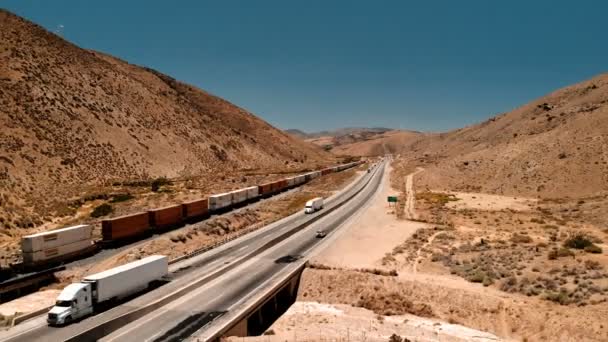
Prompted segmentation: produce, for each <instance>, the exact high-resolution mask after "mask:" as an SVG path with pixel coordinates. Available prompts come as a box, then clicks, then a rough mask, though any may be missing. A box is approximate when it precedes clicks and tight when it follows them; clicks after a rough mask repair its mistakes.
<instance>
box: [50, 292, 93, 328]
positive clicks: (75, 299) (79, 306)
mask: <svg viewBox="0 0 608 342" xmlns="http://www.w3.org/2000/svg"><path fill="white" fill-rule="evenodd" d="M91 291H92V289H91V284H90V283H74V284H70V285H68V286H67V287H66V288H64V289H63V291H61V293H60V294H59V297H57V301H56V302H55V306H53V308H52V309H51V310H50V311H49V313H48V315H47V319H46V320H47V322H48V323H49V324H51V325H63V324H69V323H70V322H72V321H74V320H77V319H79V318H81V317H84V316H87V315H90V314H91V313H93V298H92V296H91Z"/></svg>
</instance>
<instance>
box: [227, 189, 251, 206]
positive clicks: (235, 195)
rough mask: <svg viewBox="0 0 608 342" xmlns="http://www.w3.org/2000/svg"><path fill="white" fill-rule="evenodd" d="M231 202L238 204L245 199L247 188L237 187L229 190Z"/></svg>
mask: <svg viewBox="0 0 608 342" xmlns="http://www.w3.org/2000/svg"><path fill="white" fill-rule="evenodd" d="M230 194H231V195H232V204H238V203H242V202H245V201H247V189H238V190H234V191H231V192H230Z"/></svg>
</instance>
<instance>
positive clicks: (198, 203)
mask: <svg viewBox="0 0 608 342" xmlns="http://www.w3.org/2000/svg"><path fill="white" fill-rule="evenodd" d="M207 215H209V201H208V200H207V199H206V198H204V199H199V200H195V201H190V202H184V203H182V216H183V217H184V220H187V221H193V220H196V219H200V218H203V217H206V216H207Z"/></svg>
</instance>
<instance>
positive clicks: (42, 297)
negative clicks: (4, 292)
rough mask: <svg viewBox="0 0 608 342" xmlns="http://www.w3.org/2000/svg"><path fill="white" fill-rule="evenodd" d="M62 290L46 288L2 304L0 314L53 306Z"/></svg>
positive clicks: (7, 314)
mask: <svg viewBox="0 0 608 342" xmlns="http://www.w3.org/2000/svg"><path fill="white" fill-rule="evenodd" d="M59 292H61V291H60V290H45V291H39V292H34V293H32V294H29V295H27V296H23V297H21V298H17V299H15V300H12V301H10V302H7V303H4V304H2V305H0V315H3V316H12V315H14V314H16V313H26V312H31V311H35V310H38V309H40V308H44V307H48V306H51V305H52V304H53V303H55V299H57V296H58V295H59Z"/></svg>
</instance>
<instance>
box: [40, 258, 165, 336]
mask: <svg viewBox="0 0 608 342" xmlns="http://www.w3.org/2000/svg"><path fill="white" fill-rule="evenodd" d="M168 273H169V264H168V259H167V257H166V256H164V255H152V256H149V257H147V258H144V259H141V260H137V261H134V262H131V263H128V264H126V265H122V266H118V267H115V268H112V269H109V270H107V271H104V272H101V273H97V274H93V275H90V276H87V277H85V278H84V279H83V280H82V281H81V282H80V283H73V284H70V285H68V286H67V287H66V288H64V289H63V291H61V293H60V294H59V297H57V301H56V303H55V306H53V308H52V309H51V310H50V311H49V313H48V315H47V322H48V323H49V324H50V325H63V324H69V323H70V322H72V321H74V320H77V319H79V318H82V317H85V316H88V315H90V314H92V313H93V312H94V311H95V308H96V307H97V306H98V305H100V304H102V303H109V302H111V301H113V300H117V299H121V298H125V297H127V296H129V295H132V294H135V293H137V292H139V291H142V290H144V289H146V288H147V287H148V286H149V285H150V283H153V282H154V281H157V280H160V279H161V278H163V277H165V276H167V274H168Z"/></svg>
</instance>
